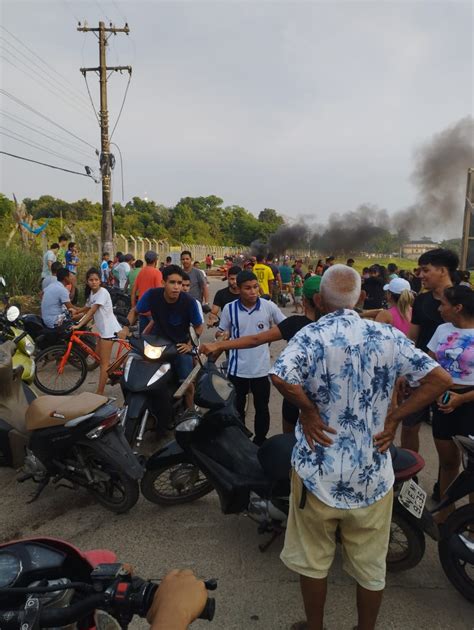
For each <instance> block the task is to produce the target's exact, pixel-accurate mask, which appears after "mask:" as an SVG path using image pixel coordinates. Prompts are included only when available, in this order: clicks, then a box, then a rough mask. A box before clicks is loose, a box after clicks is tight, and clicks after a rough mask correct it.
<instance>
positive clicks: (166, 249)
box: [75, 231, 241, 264]
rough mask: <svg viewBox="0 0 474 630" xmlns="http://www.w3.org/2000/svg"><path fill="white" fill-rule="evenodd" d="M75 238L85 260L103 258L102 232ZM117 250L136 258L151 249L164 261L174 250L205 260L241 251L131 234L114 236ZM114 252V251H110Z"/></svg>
mask: <svg viewBox="0 0 474 630" xmlns="http://www.w3.org/2000/svg"><path fill="white" fill-rule="evenodd" d="M75 240H76V242H77V243H78V245H79V248H80V252H81V255H82V257H83V259H84V260H87V261H89V262H90V263H91V264H96V261H97V262H98V261H100V260H101V258H102V251H101V239H100V234H97V235H91V234H86V233H85V232H83V233H81V232H80V231H77V232H76V234H75ZM114 249H115V252H122V253H124V254H133V256H134V257H135V258H141V259H142V260H143V259H144V257H145V252H147V251H149V250H151V251H154V252H156V253H157V254H158V259H159V260H160V261H164V260H165V258H166V257H167V256H170V255H172V253H174V252H178V251H179V252H181V251H184V250H188V251H190V252H191V255H192V257H193V259H194V260H198V261H200V262H201V261H204V259H205V258H206V256H207V254H212V255H213V256H214V258H217V259H219V258H224V256H225V255H231V254H237V253H239V252H240V251H241V249H239V248H238V247H232V246H230V245H229V246H227V245H200V244H199V245H196V244H192V243H179V244H178V245H171V244H170V243H169V242H168V241H167V240H158V239H155V238H145V237H143V236H132V235H131V234H128V235H127V234H116V235H115V238H114ZM109 253H110V254H113V253H114V252H109Z"/></svg>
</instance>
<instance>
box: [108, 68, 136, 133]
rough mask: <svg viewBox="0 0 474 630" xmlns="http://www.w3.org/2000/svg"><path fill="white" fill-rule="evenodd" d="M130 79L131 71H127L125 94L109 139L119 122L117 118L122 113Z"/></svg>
mask: <svg viewBox="0 0 474 630" xmlns="http://www.w3.org/2000/svg"><path fill="white" fill-rule="evenodd" d="M131 79H132V71H130V72H129V75H128V83H127V87H126V88H125V94H124V95H123V101H122V105H121V106H120V111H119V113H118V116H117V120H116V121H115V125H114V128H113V129H112V133H111V134H110V140H112V138H113V137H114V131H115V128H116V127H117V125H118V122H119V120H120V116H121V115H122V110H123V106H124V105H125V100H126V98H127V94H128V88H129V87H130V81H131Z"/></svg>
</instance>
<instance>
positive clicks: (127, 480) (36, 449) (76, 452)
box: [0, 333, 143, 513]
mask: <svg viewBox="0 0 474 630" xmlns="http://www.w3.org/2000/svg"><path fill="white" fill-rule="evenodd" d="M22 334H23V335H26V333H22ZM16 342H18V340H16ZM15 345H16V344H15V342H10V341H9V342H7V343H5V344H3V345H2V346H0V461H2V463H4V464H6V465H12V466H14V467H15V468H16V467H17V466H19V465H21V464H23V473H22V474H21V475H20V477H19V478H18V481H20V482H23V481H26V480H27V479H32V480H33V481H35V482H36V483H38V484H39V486H38V490H37V492H35V494H34V497H33V499H32V500H36V499H37V498H38V497H39V495H40V494H41V492H42V491H43V490H44V488H45V487H46V486H47V485H48V483H49V481H52V482H53V483H54V484H56V483H58V482H59V481H61V480H65V481H69V482H70V483H72V485H73V487H75V486H81V487H84V488H86V489H87V490H88V491H89V492H90V494H92V496H93V497H94V498H95V499H96V501H98V502H99V503H101V504H102V505H103V506H105V507H106V508H108V509H109V510H112V511H113V512H116V513H121V512H126V511H128V510H129V509H130V508H131V507H133V506H134V505H135V503H136V502H137V500H138V495H139V489H138V480H139V479H140V478H141V476H142V474H143V469H142V466H141V465H140V463H139V462H138V460H137V458H136V456H135V455H134V454H133V452H132V450H131V448H130V446H129V445H128V443H127V441H126V440H125V437H124V435H123V431H122V427H121V426H120V412H119V410H118V409H117V408H116V407H115V406H114V405H112V404H111V403H110V402H109V400H108V399H107V398H106V397H105V396H99V395H97V394H89V393H82V394H80V395H78V396H41V397H40V398H35V397H34V394H33V393H32V391H31V390H29V388H27V387H26V386H25V385H24V384H22V382H21V368H13V366H12V355H13V354H14V352H15ZM25 450H26V456H25Z"/></svg>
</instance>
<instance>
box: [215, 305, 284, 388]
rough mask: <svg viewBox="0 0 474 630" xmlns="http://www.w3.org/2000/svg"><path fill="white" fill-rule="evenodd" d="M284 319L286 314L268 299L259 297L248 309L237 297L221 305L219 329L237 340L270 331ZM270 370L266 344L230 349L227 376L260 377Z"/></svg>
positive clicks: (268, 352)
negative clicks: (243, 348) (222, 307)
mask: <svg viewBox="0 0 474 630" xmlns="http://www.w3.org/2000/svg"><path fill="white" fill-rule="evenodd" d="M284 319H286V317H285V315H283V313H282V312H281V311H280V309H279V308H278V307H277V306H276V305H275V304H273V302H270V301H269V300H264V299H261V298H259V299H258V300H257V303H256V304H255V306H254V307H252V308H251V309H247V308H246V307H245V306H244V305H243V304H242V302H241V301H240V300H235V301H234V302H230V303H229V304H226V305H225V306H224V309H223V311H222V315H221V320H220V323H219V330H221V331H222V332H224V331H226V332H229V333H230V338H231V339H238V338H239V337H245V336H246V335H256V334H258V333H261V332H263V331H264V330H269V329H270V328H271V327H272V325H276V324H279V323H280V322H282V321H283V320H284ZM269 370H270V350H269V346H268V344H265V345H263V346H258V348H247V349H245V350H230V354H229V367H228V374H229V376H240V377H241V378H260V377H262V376H267V375H268V372H269Z"/></svg>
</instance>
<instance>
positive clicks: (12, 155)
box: [0, 151, 93, 179]
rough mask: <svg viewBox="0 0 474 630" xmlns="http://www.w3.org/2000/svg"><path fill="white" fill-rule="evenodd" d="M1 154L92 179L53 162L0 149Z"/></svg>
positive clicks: (85, 174)
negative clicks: (33, 158) (49, 162)
mask: <svg viewBox="0 0 474 630" xmlns="http://www.w3.org/2000/svg"><path fill="white" fill-rule="evenodd" d="M0 153H1V154H3V155H8V156H10V157H13V158H17V159H18V160H24V161H25V162H33V164H41V165H42V166H48V167H49V168H54V169H56V170H57V171H64V172H65V173H73V174H74V175H81V177H89V178H90V179H93V177H92V176H91V175H88V174H87V173H79V172H78V171H71V170H69V169H68V168H62V167H61V166H54V165H53V164H47V163H46V162H39V161H38V160H32V159H30V158H26V157H23V156H22V155H15V154H14V153H8V152H7V151H0Z"/></svg>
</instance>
